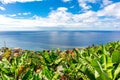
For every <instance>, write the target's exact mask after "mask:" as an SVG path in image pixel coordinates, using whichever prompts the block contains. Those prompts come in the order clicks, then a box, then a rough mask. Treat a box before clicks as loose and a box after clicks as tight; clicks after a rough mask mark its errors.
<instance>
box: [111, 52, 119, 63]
mask: <svg viewBox="0 0 120 80" xmlns="http://www.w3.org/2000/svg"><path fill="white" fill-rule="evenodd" d="M112 62H113V63H120V52H119V51H114V52H113V53H112Z"/></svg>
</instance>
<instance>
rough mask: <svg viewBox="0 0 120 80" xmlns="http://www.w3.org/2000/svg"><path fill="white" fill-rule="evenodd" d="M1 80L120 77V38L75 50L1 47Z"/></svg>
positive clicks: (116, 79)
mask: <svg viewBox="0 0 120 80" xmlns="http://www.w3.org/2000/svg"><path fill="white" fill-rule="evenodd" d="M1 51H3V52H4V53H3V54H2V55H1V60H0V80H120V42H119V41H118V42H111V43H108V44H105V45H99V46H94V45H92V46H90V47H87V48H80V49H78V48H75V49H73V50H64V51H61V50H59V49H57V50H49V51H47V50H44V51H29V50H20V49H19V50H12V49H9V48H3V49H1Z"/></svg>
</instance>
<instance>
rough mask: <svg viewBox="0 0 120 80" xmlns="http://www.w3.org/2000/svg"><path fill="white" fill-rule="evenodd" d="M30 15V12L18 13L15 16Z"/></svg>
mask: <svg viewBox="0 0 120 80" xmlns="http://www.w3.org/2000/svg"><path fill="white" fill-rule="evenodd" d="M30 14H31V12H24V13H18V14H17V15H19V16H21V15H24V16H26V15H30Z"/></svg>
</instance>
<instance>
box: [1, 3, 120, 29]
mask: <svg viewBox="0 0 120 80" xmlns="http://www.w3.org/2000/svg"><path fill="white" fill-rule="evenodd" d="M119 5H120V2H119V3H114V4H111V5H108V6H106V7H105V8H104V9H102V10H100V11H98V12H94V11H90V10H89V11H86V12H85V13H82V14H72V13H70V12H67V10H68V9H67V8H65V7H59V8H58V9H57V10H53V11H51V12H50V13H49V15H48V16H47V17H45V18H43V17H39V16H33V19H13V18H8V17H6V16H3V15H0V26H1V27H0V30H40V29H53V27H55V28H56V29H57V28H58V29H59V28H60V29H68V30H86V29H87V30H120V26H119V25H120V7H118V6H119Z"/></svg>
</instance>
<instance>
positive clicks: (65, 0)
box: [62, 0, 71, 2]
mask: <svg viewBox="0 0 120 80" xmlns="http://www.w3.org/2000/svg"><path fill="white" fill-rule="evenodd" d="M62 1H63V2H70V1H71V0H62Z"/></svg>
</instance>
